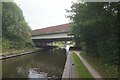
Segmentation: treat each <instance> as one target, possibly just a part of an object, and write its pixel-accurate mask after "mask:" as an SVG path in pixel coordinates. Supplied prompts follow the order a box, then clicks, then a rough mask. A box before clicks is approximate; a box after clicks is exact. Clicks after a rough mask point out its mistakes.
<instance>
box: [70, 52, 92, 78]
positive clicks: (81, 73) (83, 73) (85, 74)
mask: <svg viewBox="0 0 120 80" xmlns="http://www.w3.org/2000/svg"><path fill="white" fill-rule="evenodd" d="M72 57H73V60H74V62H75V67H76V71H77V75H78V78H93V77H92V75H91V74H90V72H89V71H88V69H87V68H86V67H85V66H84V64H83V63H82V61H81V60H80V58H79V57H78V56H77V54H76V53H72Z"/></svg>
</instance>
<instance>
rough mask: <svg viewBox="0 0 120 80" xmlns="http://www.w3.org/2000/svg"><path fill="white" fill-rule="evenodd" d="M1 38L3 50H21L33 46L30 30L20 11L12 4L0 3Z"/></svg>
mask: <svg viewBox="0 0 120 80" xmlns="http://www.w3.org/2000/svg"><path fill="white" fill-rule="evenodd" d="M2 36H3V40H2V45H3V48H10V49H12V48H15V49H22V48H25V47H28V44H29V46H33V43H32V40H30V36H31V29H30V27H29V26H28V24H27V23H26V21H25V19H24V16H23V13H22V10H21V9H20V8H19V7H18V6H17V5H16V4H15V3H13V2H7V3H6V2H3V3H2ZM26 45H27V46H26Z"/></svg>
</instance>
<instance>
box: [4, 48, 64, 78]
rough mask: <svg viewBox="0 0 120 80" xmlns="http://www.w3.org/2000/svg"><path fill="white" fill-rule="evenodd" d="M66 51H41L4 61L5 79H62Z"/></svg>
mask: <svg viewBox="0 0 120 80" xmlns="http://www.w3.org/2000/svg"><path fill="white" fill-rule="evenodd" d="M65 60H66V56H65V50H62V49H54V50H50V51H40V52H37V53H33V54H28V55H24V56H20V57H16V58H11V59H7V60H4V61H3V63H2V64H3V65H2V67H3V74H2V76H3V78H50V77H53V78H61V77H62V72H63V68H64V64H65Z"/></svg>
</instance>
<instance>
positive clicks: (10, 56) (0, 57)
mask: <svg viewBox="0 0 120 80" xmlns="http://www.w3.org/2000/svg"><path fill="white" fill-rule="evenodd" d="M39 50H41V49H38V48H36V49H32V50H29V51H24V52H20V53H14V54H2V53H1V55H0V60H4V59H8V58H13V57H17V56H22V55H26V54H30V53H33V52H37V51H39Z"/></svg>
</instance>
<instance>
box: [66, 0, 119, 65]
mask: <svg viewBox="0 0 120 80" xmlns="http://www.w3.org/2000/svg"><path fill="white" fill-rule="evenodd" d="M119 7H120V2H84V3H81V2H79V1H77V2H76V3H73V5H72V6H71V10H67V12H68V13H69V15H68V17H69V18H70V20H71V24H72V31H71V34H73V35H74V40H75V42H76V44H77V45H79V46H82V47H83V50H84V51H86V53H87V54H88V55H90V56H98V57H101V58H103V59H104V61H105V62H106V63H110V64H115V65H116V64H118V35H117V34H118V27H117V26H118V24H119V21H118V15H119V14H120V13H119Z"/></svg>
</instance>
